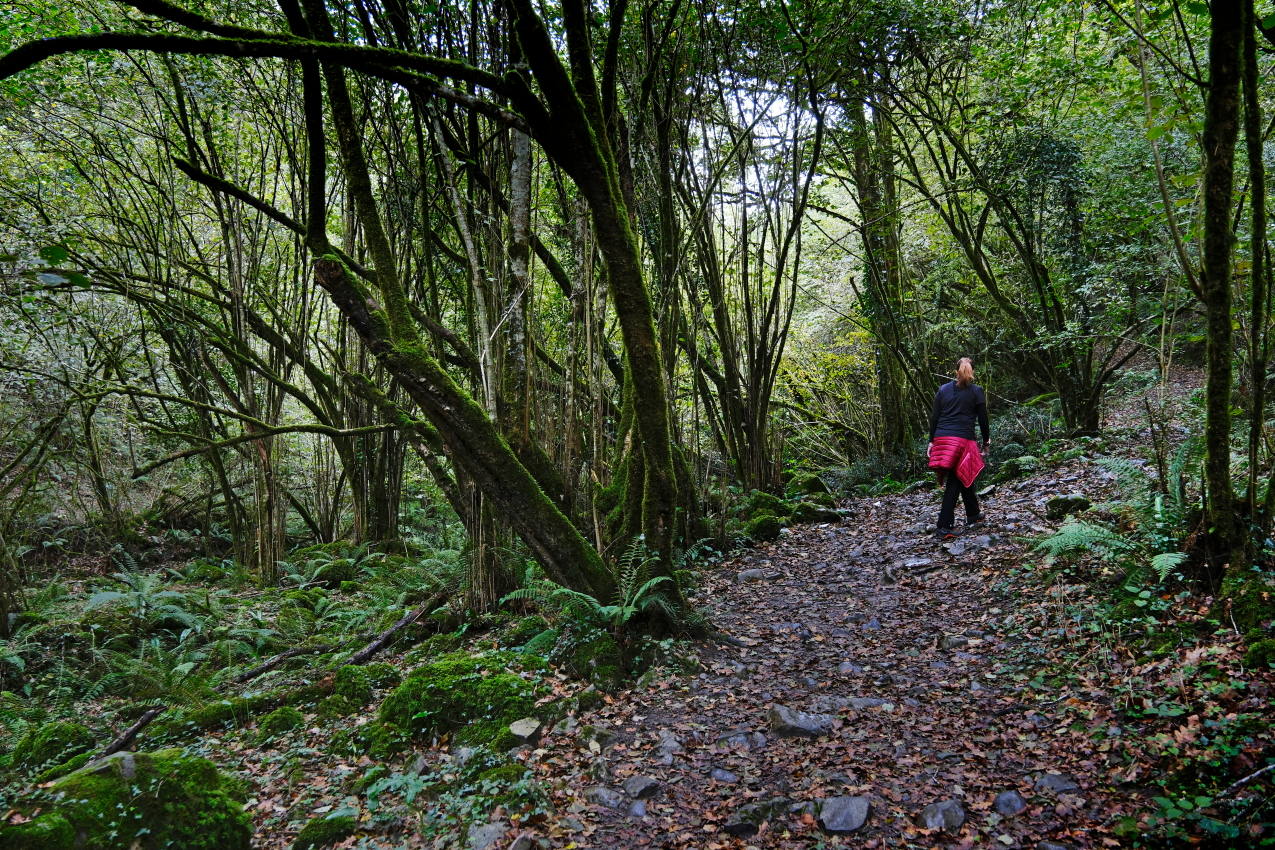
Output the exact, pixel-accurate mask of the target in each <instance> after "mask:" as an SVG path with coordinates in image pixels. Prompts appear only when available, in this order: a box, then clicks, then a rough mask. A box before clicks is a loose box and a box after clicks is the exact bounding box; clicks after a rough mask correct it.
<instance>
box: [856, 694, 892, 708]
mask: <svg viewBox="0 0 1275 850" xmlns="http://www.w3.org/2000/svg"><path fill="white" fill-rule="evenodd" d="M886 702H887V700H883V699H881V698H880V697H851V698H850V707H851V708H857V709H864V708H880V707H881V706H883V705H885V704H886Z"/></svg>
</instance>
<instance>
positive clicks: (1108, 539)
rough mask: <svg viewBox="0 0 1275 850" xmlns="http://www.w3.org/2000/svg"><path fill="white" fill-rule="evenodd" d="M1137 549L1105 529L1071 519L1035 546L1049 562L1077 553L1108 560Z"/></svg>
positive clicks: (1121, 537)
mask: <svg viewBox="0 0 1275 850" xmlns="http://www.w3.org/2000/svg"><path fill="white" fill-rule="evenodd" d="M1137 549H1138V545H1137V543H1135V542H1134V541H1132V540H1130V539H1129V538H1127V537H1125V536H1123V535H1121V534H1117V533H1116V532H1114V531H1112V530H1111V529H1109V528H1106V527H1105V526H1101V525H1097V524H1096V523H1092V522H1085V521H1083V520H1078V519H1075V518H1071V519H1068V520H1067V521H1066V522H1064V523H1063V524H1062V527H1061V528H1059V529H1058V530H1057V531H1055V532H1054V533H1053V534H1051V535H1049V536H1048V537H1046V538H1045V539H1044V540H1041V541H1040V542H1039V543H1037V544H1036V550H1037V551H1040V552H1044V553H1045V556H1046V558H1047V559H1048V560H1050V561H1052V560H1053V559H1055V558H1058V557H1060V556H1062V555H1071V554H1075V553H1077V552H1094V553H1095V554H1097V555H1098V556H1099V557H1100V558H1102V559H1104V560H1106V559H1109V558H1112V557H1115V556H1118V555H1124V554H1128V553H1130V552H1135V551H1137Z"/></svg>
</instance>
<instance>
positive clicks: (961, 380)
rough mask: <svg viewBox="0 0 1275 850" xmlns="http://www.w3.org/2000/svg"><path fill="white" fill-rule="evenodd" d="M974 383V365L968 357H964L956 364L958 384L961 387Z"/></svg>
mask: <svg viewBox="0 0 1275 850" xmlns="http://www.w3.org/2000/svg"><path fill="white" fill-rule="evenodd" d="M972 383H974V366H973V364H972V363H971V362H970V359H969V358H968V357H962V358H961V359H960V360H959V361H958V362H957V364H956V385H957V386H958V387H961V388H965V387H968V386H969V385H970V384H972Z"/></svg>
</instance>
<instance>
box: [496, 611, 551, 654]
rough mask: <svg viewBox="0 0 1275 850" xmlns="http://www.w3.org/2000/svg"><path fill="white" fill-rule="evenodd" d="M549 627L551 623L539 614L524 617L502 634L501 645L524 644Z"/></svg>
mask: <svg viewBox="0 0 1275 850" xmlns="http://www.w3.org/2000/svg"><path fill="white" fill-rule="evenodd" d="M547 628H549V623H548V622H547V621H546V620H545V618H544V617H541V616H540V615H539V614H536V615H533V616H531V617H523V618H522V619H521V620H519V621H518V622H516V623H514V624H513V625H512V626H510V627H509V628H508V629H506V630H505V633H504V635H502V636H501V639H500V643H501V646H510V647H513V646H523V645H524V644H526V642H527V641H529V640H531V639H532V638H533V637H535V636H536V635H538V634H540V633H541V632H543V631H544V630H545V629H547Z"/></svg>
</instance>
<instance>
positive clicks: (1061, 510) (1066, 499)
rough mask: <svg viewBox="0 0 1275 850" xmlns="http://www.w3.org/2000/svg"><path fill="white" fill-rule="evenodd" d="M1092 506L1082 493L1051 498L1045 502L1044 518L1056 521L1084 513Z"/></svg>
mask: <svg viewBox="0 0 1275 850" xmlns="http://www.w3.org/2000/svg"><path fill="white" fill-rule="evenodd" d="M1092 506H1093V502H1092V501H1091V500H1090V499H1089V497H1088V496H1086V495H1085V494H1083V493H1067V494H1065V495H1061V496H1051V497H1050V498H1049V501H1047V502H1045V518H1046V519H1051V520H1055V521H1057V520H1060V519H1063V518H1064V517H1067V516H1069V515H1071V514H1079V513H1084V512H1085V511H1087V510H1089V508H1090V507H1092Z"/></svg>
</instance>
